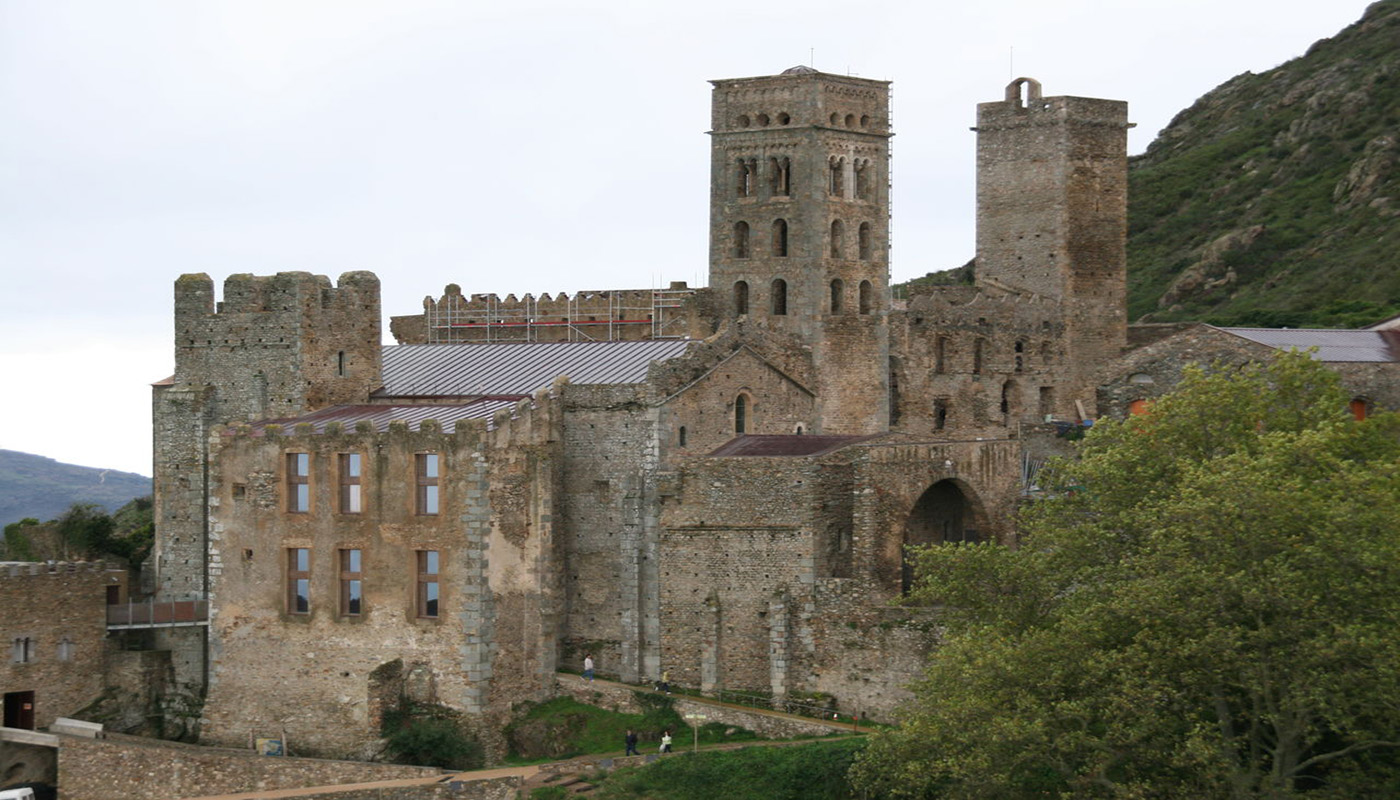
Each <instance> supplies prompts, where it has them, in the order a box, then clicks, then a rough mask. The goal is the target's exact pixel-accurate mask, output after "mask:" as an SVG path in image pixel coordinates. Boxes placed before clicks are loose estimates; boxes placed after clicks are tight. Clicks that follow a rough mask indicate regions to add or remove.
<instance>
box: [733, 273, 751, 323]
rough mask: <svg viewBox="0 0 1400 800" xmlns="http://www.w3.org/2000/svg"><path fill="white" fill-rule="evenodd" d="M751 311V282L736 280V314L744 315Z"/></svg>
mask: <svg viewBox="0 0 1400 800" xmlns="http://www.w3.org/2000/svg"><path fill="white" fill-rule="evenodd" d="M747 313H749V282H748V281H735V282H734V316H736V317H742V316H743V315H745V314H747Z"/></svg>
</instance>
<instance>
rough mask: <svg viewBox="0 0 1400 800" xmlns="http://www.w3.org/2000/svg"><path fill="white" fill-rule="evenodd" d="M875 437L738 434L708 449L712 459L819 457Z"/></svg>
mask: <svg viewBox="0 0 1400 800" xmlns="http://www.w3.org/2000/svg"><path fill="white" fill-rule="evenodd" d="M874 438H875V436H807V435H790V436H738V437H735V438H733V439H730V440H729V441H727V442H725V443H724V444H722V445H720V446H719V448H718V449H716V450H715V451H713V452H711V453H710V454H709V455H710V457H711V458H715V457H721V456H723V457H731V458H732V457H735V456H819V455H825V454H826V453H830V452H832V451H834V450H840V449H841V448H843V447H845V446H847V445H852V444H855V443H856V442H863V441H865V440H867V439H874Z"/></svg>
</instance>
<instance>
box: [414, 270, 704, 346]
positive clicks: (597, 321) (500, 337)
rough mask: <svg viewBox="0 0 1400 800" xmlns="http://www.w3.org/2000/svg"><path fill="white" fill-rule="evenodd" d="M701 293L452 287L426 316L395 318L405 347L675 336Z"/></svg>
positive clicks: (428, 301)
mask: <svg viewBox="0 0 1400 800" xmlns="http://www.w3.org/2000/svg"><path fill="white" fill-rule="evenodd" d="M694 293H695V290H694V289H692V288H690V287H689V286H687V285H686V283H685V281H673V282H672V283H671V284H670V286H669V287H667V288H665V289H605V290H586V291H579V292H575V293H574V294H573V295H572V296H571V295H569V294H568V293H567V292H560V293H558V294H557V295H553V296H551V295H550V294H549V293H548V292H546V293H544V294H541V295H538V296H536V295H534V294H529V293H527V294H524V295H521V296H519V297H517V296H516V295H514V294H508V295H506V296H505V297H504V298H502V297H501V296H499V295H497V294H494V293H489V294H472V295H464V294H463V293H462V289H461V287H460V286H458V285H457V284H455V283H454V284H449V285H448V286H447V287H446V289H444V291H443V295H442V297H441V298H439V299H434V298H432V297H425V298H423V316H422V317H421V320H420V319H415V318H412V317H396V318H395V319H394V320H393V323H392V326H393V331H394V334H395V336H396V337H397V338H398V340H399V341H400V342H401V343H403V344H451V343H465V342H580V341H616V340H640V339H676V338H682V337H684V336H685V334H686V324H685V318H684V315H683V314H682V310H681V309H682V306H683V305H684V303H685V301H686V300H687V299H689V298H690V296H691V295H693V294H694Z"/></svg>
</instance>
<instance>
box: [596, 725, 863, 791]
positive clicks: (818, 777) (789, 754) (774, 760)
mask: <svg viewBox="0 0 1400 800" xmlns="http://www.w3.org/2000/svg"><path fill="white" fill-rule="evenodd" d="M864 746H865V740H864V738H847V739H839V740H833V741H822V742H813V743H811V744H804V745H795V746H791V747H745V748H742V749H739V750H724V751H712V752H701V753H678V754H677V755H675V756H667V757H665V758H662V759H661V760H659V761H657V762H656V763H654V764H649V765H647V766H643V767H628V768H624V769H619V770H617V771H616V772H613V773H612V774H610V775H608V776H607V778H606V779H605V780H604V781H603V784H602V785H601V786H600V787H599V789H598V793H597V794H596V795H594V796H595V797H598V798H601V799H602V800H641V799H642V798H648V799H649V800H711V798H716V797H723V798H726V800H848V799H849V798H852V797H853V796H854V795H852V793H851V789H850V785H849V784H848V783H847V782H846V772H847V770H849V769H850V765H851V763H852V762H853V761H854V759H855V756H856V753H858V752H859V751H860V750H861V748H863V747H864Z"/></svg>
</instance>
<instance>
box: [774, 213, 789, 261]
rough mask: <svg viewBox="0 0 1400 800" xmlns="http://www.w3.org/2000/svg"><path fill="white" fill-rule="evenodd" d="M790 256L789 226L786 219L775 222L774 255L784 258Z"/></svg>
mask: <svg viewBox="0 0 1400 800" xmlns="http://www.w3.org/2000/svg"><path fill="white" fill-rule="evenodd" d="M787 254H788V224H787V220H785V219H775V220H773V255H775V256H779V257H784V256H786V255H787Z"/></svg>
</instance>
